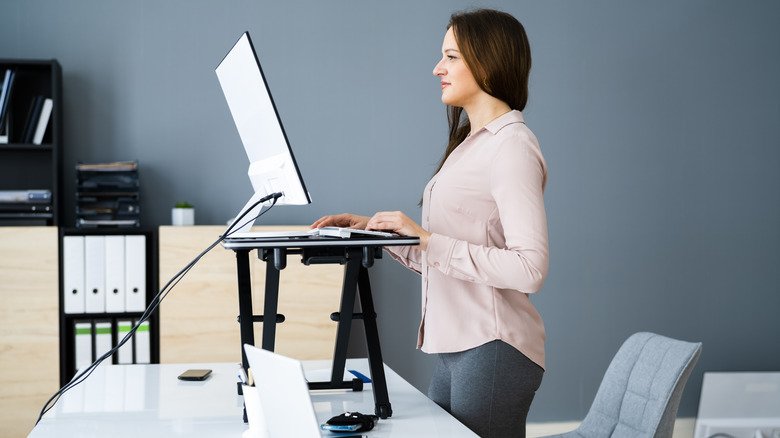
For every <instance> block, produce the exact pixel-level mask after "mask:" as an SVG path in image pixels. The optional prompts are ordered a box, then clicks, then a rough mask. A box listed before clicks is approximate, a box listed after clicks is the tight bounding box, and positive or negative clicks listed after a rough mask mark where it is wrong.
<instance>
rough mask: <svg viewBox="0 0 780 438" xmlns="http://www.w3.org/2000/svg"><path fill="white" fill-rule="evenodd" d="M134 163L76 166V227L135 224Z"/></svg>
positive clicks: (138, 221) (137, 210)
mask: <svg viewBox="0 0 780 438" xmlns="http://www.w3.org/2000/svg"><path fill="white" fill-rule="evenodd" d="M139 187H140V186H139V184H138V162H137V161H121V162H114V163H99V164H84V163H79V164H77V165H76V202H77V205H76V226H77V227H79V228H97V227H139V226H140V225H141V221H140V212H141V210H140V208H139V196H138V189H139Z"/></svg>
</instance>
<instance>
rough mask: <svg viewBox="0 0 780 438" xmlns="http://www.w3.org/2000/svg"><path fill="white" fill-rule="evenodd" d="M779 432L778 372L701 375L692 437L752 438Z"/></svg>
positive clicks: (710, 373)
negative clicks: (724, 437)
mask: <svg viewBox="0 0 780 438" xmlns="http://www.w3.org/2000/svg"><path fill="white" fill-rule="evenodd" d="M758 430H760V431H761V432H762V433H763V436H766V437H771V436H775V435H773V432H774V431H780V372H766V371H765V372H708V373H704V380H703V382H702V385H701V398H700V399H699V414H698V415H697V418H696V434H695V437H696V438H706V437H709V436H714V435H718V434H728V435H730V436H733V437H736V438H753V437H754V436H755V434H756V431H758Z"/></svg>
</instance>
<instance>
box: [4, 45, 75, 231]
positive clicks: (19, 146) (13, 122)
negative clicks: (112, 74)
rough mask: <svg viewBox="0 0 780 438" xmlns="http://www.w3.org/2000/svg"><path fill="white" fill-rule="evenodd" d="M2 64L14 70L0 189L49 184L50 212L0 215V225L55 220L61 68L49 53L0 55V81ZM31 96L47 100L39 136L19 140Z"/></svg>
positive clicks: (59, 203) (59, 195) (57, 213)
mask: <svg viewBox="0 0 780 438" xmlns="http://www.w3.org/2000/svg"><path fill="white" fill-rule="evenodd" d="M8 69H11V70H13V71H14V72H15V78H14V82H13V86H12V87H11V91H10V94H9V100H8V107H7V117H8V120H9V126H10V137H9V143H5V144H0V190H31V189H42V190H49V191H51V212H52V216H51V218H44V219H41V218H37V219H36V218H34V217H32V216H30V217H29V218H24V217H21V218H13V219H0V225H55V226H56V225H59V224H60V223H61V221H62V218H61V216H62V214H61V211H62V193H61V191H60V187H61V186H62V177H61V173H60V169H61V168H62V156H63V154H62V151H63V149H62V148H63V144H62V139H63V136H62V125H63V123H62V69H61V68H60V64H59V63H58V62H57V61H56V60H54V59H52V60H25V59H0V82H1V81H2V80H3V78H4V76H5V71H6V70H8ZM1 85H2V84H0V86H1ZM36 96H42V97H44V98H50V99H52V101H53V107H52V112H51V118H50V119H49V124H48V127H47V129H46V133H45V134H44V137H43V142H42V144H40V145H35V144H26V143H20V142H19V140H20V139H21V137H22V134H23V131H24V129H25V124H26V123H27V118H28V116H29V113H30V107H31V105H32V102H33V101H34V100H35V98H36Z"/></svg>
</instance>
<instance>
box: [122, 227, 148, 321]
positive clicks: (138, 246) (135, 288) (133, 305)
mask: <svg viewBox="0 0 780 438" xmlns="http://www.w3.org/2000/svg"><path fill="white" fill-rule="evenodd" d="M125 296H126V300H125V311H126V312H143V311H144V310H145V309H146V236H125Z"/></svg>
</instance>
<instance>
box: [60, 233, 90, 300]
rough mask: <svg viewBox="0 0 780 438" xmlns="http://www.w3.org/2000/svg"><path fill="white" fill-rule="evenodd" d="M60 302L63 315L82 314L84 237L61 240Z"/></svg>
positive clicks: (70, 237) (68, 237)
mask: <svg viewBox="0 0 780 438" xmlns="http://www.w3.org/2000/svg"><path fill="white" fill-rule="evenodd" d="M62 258H63V260H62V270H63V273H62V282H63V288H62V294H63V297H62V302H63V310H64V311H65V313H84V310H85V302H84V237H83V236H64V237H63V239H62Z"/></svg>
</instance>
